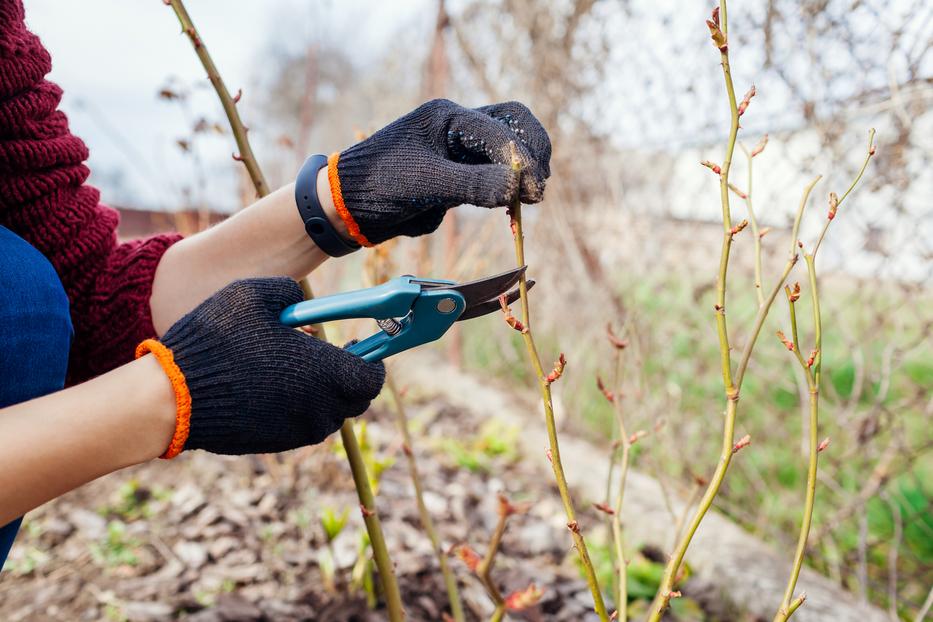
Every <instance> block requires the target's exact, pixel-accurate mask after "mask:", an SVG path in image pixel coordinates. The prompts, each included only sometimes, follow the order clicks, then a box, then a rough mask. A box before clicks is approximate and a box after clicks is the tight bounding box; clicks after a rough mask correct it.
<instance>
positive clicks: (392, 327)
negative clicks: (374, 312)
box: [376, 318, 402, 337]
mask: <svg viewBox="0 0 933 622" xmlns="http://www.w3.org/2000/svg"><path fill="white" fill-rule="evenodd" d="M376 324H378V325H379V328H381V329H382V330H384V331H385V333H386V334H387V335H389V336H390V337H391V336H393V335H397V334H398V333H399V331H400V330H402V325H401V324H400V323H399V322H398V321H397V320H395V319H393V318H386V319H384V320H376Z"/></svg>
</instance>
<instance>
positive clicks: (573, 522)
mask: <svg viewBox="0 0 933 622" xmlns="http://www.w3.org/2000/svg"><path fill="white" fill-rule="evenodd" d="M511 147H512V169H513V170H514V171H516V173H518V174H521V161H520V160H519V159H518V157H517V156H516V154H515V145H514V143H513V144H512V145H511ZM509 217H510V218H511V225H512V233H513V238H514V241H515V259H516V262H517V263H518V265H519V266H524V265H525V244H524V237H523V234H522V203H521V199H520V198H519V197H518V196H516V198H515V199H514V200H513V201H512V204H511V205H510V206H509ZM518 290H519V294H520V297H521V303H522V323H523V324H524V327H525V330H524V331H523V332H522V339H523V340H524V342H525V348H526V350H527V351H528V358H529V359H530V360H531V365H532V367H533V368H534V371H535V374H536V375H537V377H538V387H539V388H540V390H541V397H542V399H543V401H544V421H545V424H546V425H547V435H548V445H549V448H550V459H551V468H552V469H553V471H554V478H555V479H556V480H557V489H558V491H559V492H560V499H561V502H562V503H563V505H564V512H565V513H566V515H567V528H568V529H569V530H570V535H571V537H572V539H573V544H574V546H575V547H576V549H577V554H578V555H579V557H580V563H581V565H582V566H583V572H584V574H585V575H586V583H587V585H588V586H589V588H590V592H591V593H592V595H593V608H594V610H595V611H596V614H597V615H598V616H599V619H600V620H601V621H602V622H608V621H609V614H608V613H607V612H606V605H605V604H604V602H603V595H602V592H601V591H600V587H599V580H598V579H597V578H596V570H595V569H594V568H593V562H592V561H591V560H590V555H589V552H588V551H587V549H586V542H585V541H584V539H583V535H582V534H581V532H580V526H579V524H578V523H577V515H576V511H575V510H574V507H573V499H572V498H571V496H570V488H569V486H568V485H567V478H566V477H565V475H564V466H563V464H562V463H561V459H560V444H559V443H558V440H557V425H556V423H555V421H554V405H553V402H552V400H551V387H550V385H549V383H548V382H547V381H546V377H547V376H546V374H545V372H544V368H543V367H542V365H541V357H540V356H539V355H538V348H537V346H536V345H535V340H534V335H533V334H532V330H531V318H530V313H529V305H528V283H527V281H526V279H525V275H524V273H523V274H522V276H521V277H520V278H519V281H518Z"/></svg>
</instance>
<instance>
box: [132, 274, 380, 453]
mask: <svg viewBox="0 0 933 622" xmlns="http://www.w3.org/2000/svg"><path fill="white" fill-rule="evenodd" d="M301 300H302V294H301V288H299V287H298V284H297V283H295V282H294V281H293V280H291V279H288V278H274V279H249V280H244V281H236V282H234V283H232V284H231V285H228V286H227V287H225V288H224V289H222V290H220V291H219V292H217V293H216V294H214V295H213V296H211V297H210V298H208V299H207V300H206V301H204V302H203V303H201V305H200V306H198V307H197V308H196V309H195V310H194V311H192V312H191V313H189V314H188V315H186V316H185V317H183V318H182V319H180V320H179V321H178V322H177V323H176V324H175V325H174V326H172V327H171V328H170V329H169V330H168V332H167V333H165V336H164V337H163V338H162V342H161V344H160V343H159V342H156V341H154V340H150V341H145V342H143V343H142V344H141V345H140V348H139V349H138V350H137V356H141V355H142V354H144V353H146V352H149V351H151V352H152V353H153V354H155V355H156V357H157V358H158V359H159V362H160V363H161V364H162V366H163V368H164V369H165V370H166V372H167V373H168V375H169V378H170V379H171V380H172V385H173V388H174V389H175V394H176V398H178V400H177V401H178V405H179V413H178V418H177V425H176V430H175V438H173V440H172V446H170V447H169V449H168V450H167V451H166V454H165V455H163V457H167V458H171V457H173V456H174V455H176V454H177V453H179V452H180V451H181V450H182V449H206V450H207V451H211V452H214V453H220V454H248V453H265V452H275V451H284V450H287V449H294V448H296V447H302V446H304V445H310V444H313V443H319V442H321V441H322V440H324V438H326V437H327V436H328V435H330V434H331V433H333V432H334V431H336V430H337V429H338V428H339V427H340V425H341V424H342V423H343V421H344V419H346V418H347V417H355V416H357V415H359V414H361V413H363V412H364V411H365V410H366V409H367V408H368V407H369V403H370V401H371V400H372V399H373V398H375V397H376V396H377V395H378V394H379V391H380V390H381V389H382V383H383V381H384V379H385V368H384V367H383V365H382V363H367V362H366V361H364V360H363V359H361V358H360V357H358V356H356V355H353V354H350V353H349V352H347V351H346V350H342V349H340V348H338V347H335V346H332V345H330V344H328V343H325V342H324V341H321V340H319V339H315V338H313V337H310V336H308V335H306V334H304V333H303V332H300V331H297V330H294V329H292V328H288V327H286V326H284V325H283V324H281V323H280V322H279V313H280V312H281V311H282V309H284V308H285V307H286V306H288V305H291V304H294V303H296V302H301ZM166 353H167V354H168V355H167V356H166ZM166 359H168V360H166ZM172 359H174V362H173V361H172ZM179 372H180V375H181V376H182V377H181V378H179V377H178V376H179ZM185 392H187V394H188V395H190V415H188V414H187V413H185V401H186V400H185V397H186V396H185ZM186 419H187V421H186ZM186 424H189V425H188V430H187V435H186V430H185V426H186ZM185 436H186V438H185Z"/></svg>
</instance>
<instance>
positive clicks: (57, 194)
mask: <svg viewBox="0 0 933 622" xmlns="http://www.w3.org/2000/svg"><path fill="white" fill-rule="evenodd" d="M51 67H52V63H51V57H50V55H49V53H48V51H46V50H45V48H44V47H43V46H42V44H41V42H40V41H39V38H38V37H37V36H36V35H34V34H33V33H31V32H29V30H28V29H27V28H26V25H25V22H24V14H23V5H22V0H0V225H3V226H5V227H7V228H8V229H10V230H11V231H13V232H14V233H16V234H17V235H19V236H20V237H22V238H23V239H25V240H26V241H27V242H29V243H30V244H32V245H33V246H34V247H35V248H36V249H38V250H39V251H40V252H41V253H42V254H43V255H45V256H46V257H47V258H48V259H49V261H50V262H51V263H52V265H53V266H54V267H55V270H56V271H57V273H58V275H59V278H60V279H61V281H62V284H63V285H64V287H65V291H66V292H67V294H68V298H69V300H70V302H71V316H72V323H73V325H74V330H75V335H74V340H73V342H72V349H71V359H70V362H69V372H68V382H69V384H73V383H76V382H80V381H82V380H86V379H88V378H91V377H93V376H96V375H98V374H101V373H103V372H105V371H108V370H110V369H112V368H114V367H116V366H118V365H120V364H122V363H124V362H127V361H130V360H132V358H133V351H134V348H135V346H136V344H138V343H139V342H141V341H142V340H144V339H146V338H149V337H153V336H154V335H155V330H154V329H153V326H152V317H151V313H150V310H149V297H150V294H151V291H152V280H153V277H154V275H155V270H156V266H157V265H158V263H159V260H160V258H161V257H162V254H163V253H164V252H165V251H166V249H168V247H169V246H171V245H172V244H173V243H174V242H176V241H177V240H178V239H180V236H178V235H161V236H156V237H153V238H150V239H147V240H136V241H131V242H126V243H124V244H119V243H118V242H117V237H116V230H117V224H118V221H119V216H118V214H117V212H116V211H114V210H112V209H110V208H108V207H106V206H104V205H102V204H100V201H99V199H100V193H99V192H98V191H97V189H96V188H93V187H91V186H89V185H87V184H85V180H86V179H87V177H88V174H89V170H88V168H87V166H85V164H84V160H86V159H87V157H88V150H87V147H85V145H84V143H83V142H82V141H81V140H80V139H79V138H77V137H76V136H74V135H72V134H71V132H70V131H69V129H68V120H67V119H66V118H65V115H64V113H62V112H61V111H60V110H58V104H59V101H60V99H61V95H62V91H61V89H60V88H59V87H58V86H57V85H55V84H53V83H51V82H48V81H47V80H45V76H46V74H48V72H49V71H50V70H51Z"/></svg>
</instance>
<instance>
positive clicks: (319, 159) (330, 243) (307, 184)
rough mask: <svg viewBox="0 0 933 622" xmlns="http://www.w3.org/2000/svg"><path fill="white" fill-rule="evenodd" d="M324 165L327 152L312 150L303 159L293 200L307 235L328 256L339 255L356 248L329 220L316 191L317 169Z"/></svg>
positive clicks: (347, 253) (357, 246)
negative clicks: (311, 153)
mask: <svg viewBox="0 0 933 622" xmlns="http://www.w3.org/2000/svg"><path fill="white" fill-rule="evenodd" d="M325 166H327V156H325V155H321V154H315V155H313V156H311V157H309V158H308V159H307V160H305V163H304V164H303V165H302V166H301V170H300V171H298V178H297V179H296V180H295V203H296V204H297V205H298V213H299V214H300V215H301V221H302V222H303V223H304V225H305V231H306V232H307V233H308V237H310V238H311V240H313V241H314V243H315V244H317V246H318V248H320V249H321V250H322V251H324V252H325V253H327V254H328V255H330V256H331V257H343V256H344V255H349V254H350V253H352V252H353V251H355V250H357V249H359V248H360V245H359V244H356V243H355V242H349V241H347V240H346V239H344V238H343V236H341V235H340V233H339V232H338V231H337V229H336V228H335V227H334V225H333V224H332V223H331V222H330V219H329V218H328V217H327V214H325V213H324V208H323V207H322V206H321V201H320V198H319V197H318V195H317V175H318V171H320V170H321V169H322V168H324V167H325Z"/></svg>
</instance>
